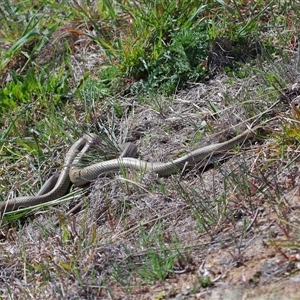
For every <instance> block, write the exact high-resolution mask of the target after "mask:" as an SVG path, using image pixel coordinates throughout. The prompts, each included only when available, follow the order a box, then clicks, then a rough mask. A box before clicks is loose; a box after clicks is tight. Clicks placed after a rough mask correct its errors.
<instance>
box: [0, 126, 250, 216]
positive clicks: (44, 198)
mask: <svg viewBox="0 0 300 300" xmlns="http://www.w3.org/2000/svg"><path fill="white" fill-rule="evenodd" d="M254 129H256V128H253V129H250V128H248V129H246V130H245V131H243V132H242V133H240V134H239V135H237V136H235V137H233V138H232V139H229V140H227V141H225V142H221V143H215V144H211V145H208V146H204V147H201V148H198V149H196V150H193V151H191V152H189V153H187V154H186V155H184V156H182V157H179V158H177V159H175V160H171V161H169V162H165V163H164V162H149V161H144V160H141V159H139V158H134V157H132V156H135V154H136V153H137V150H136V147H135V145H134V144H132V143H126V144H125V146H123V148H124V150H123V152H122V154H121V155H120V156H119V157H118V158H115V159H110V160H107V161H102V162H99V163H95V164H92V165H89V166H86V167H83V168H81V167H79V166H78V165H79V163H80V161H81V158H82V157H83V156H84V154H85V153H86V152H87V151H88V150H89V149H90V147H91V146H92V145H93V144H95V143H96V142H97V140H98V139H99V138H98V136H97V135H96V134H94V133H86V134H84V135H83V136H82V137H81V138H79V139H78V140H77V141H76V142H75V143H74V144H73V145H72V146H71V148H70V149H69V151H68V152H67V154H66V156H65V160H64V164H63V167H62V170H61V172H60V173H59V174H56V175H54V176H53V177H54V179H53V178H52V179H51V180H50V181H49V182H48V183H47V182H46V184H45V185H44V186H43V187H42V189H41V190H40V191H39V192H38V194H37V195H33V196H21V197H15V198H12V199H9V200H6V201H3V202H1V203H0V212H1V213H6V212H10V211H15V210H18V209H20V208H29V207H32V206H35V205H39V204H43V203H47V202H50V201H53V200H56V199H59V198H61V197H63V196H64V195H66V194H67V192H68V189H69V187H70V184H71V183H73V184H74V185H75V186H82V185H85V184H86V183H88V182H92V181H94V180H95V179H97V178H98V177H99V176H100V175H102V174H107V173H109V172H115V171H118V170H120V169H121V168H126V169H132V170H137V171H140V172H142V173H144V172H154V173H157V174H158V175H159V176H169V175H172V174H175V173H178V171H179V170H181V169H183V168H185V167H190V166H195V165H196V166H197V168H203V167H205V166H207V165H209V164H212V163H214V162H215V161H216V159H217V160H220V159H224V157H225V155H226V152H228V151H229V150H232V149H233V148H234V147H235V146H236V145H240V144H242V143H244V142H245V141H246V140H247V139H248V138H250V137H253V136H254V135H255V133H254ZM128 156H129V157H128Z"/></svg>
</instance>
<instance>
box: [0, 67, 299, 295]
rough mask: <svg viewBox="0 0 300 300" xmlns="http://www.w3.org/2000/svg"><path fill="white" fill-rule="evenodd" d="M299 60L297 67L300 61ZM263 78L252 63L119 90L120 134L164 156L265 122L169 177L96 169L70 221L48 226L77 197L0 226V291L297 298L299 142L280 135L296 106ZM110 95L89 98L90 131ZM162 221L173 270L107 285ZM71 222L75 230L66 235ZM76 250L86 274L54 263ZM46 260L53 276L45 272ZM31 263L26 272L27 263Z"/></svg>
mask: <svg viewBox="0 0 300 300" xmlns="http://www.w3.org/2000/svg"><path fill="white" fill-rule="evenodd" d="M280 63H281V62H280ZM282 65H283V70H286V68H289V67H290V66H287V65H284V64H283V63H282ZM74 68H75V67H74ZM293 68H294V70H296V71H297V72H298V65H297V66H296V65H293ZM81 73H82V72H81ZM78 74H80V72H78ZM78 77H79V78H80V75H78ZM264 84H265V83H264V81H263V80H262V78H261V76H260V75H257V74H254V73H253V75H252V76H249V77H247V78H246V79H239V78H232V77H228V76H227V75H224V74H222V75H221V74H220V75H218V76H216V77H215V78H213V79H211V80H209V81H208V82H206V83H199V84H190V86H189V87H188V88H187V89H185V90H183V91H180V92H178V93H177V94H175V95H174V96H172V97H169V98H167V97H160V96H158V97H157V98H153V99H151V100H150V101H149V100H148V101H146V102H145V103H141V102H140V101H139V100H138V98H135V97H125V96H123V97H122V96H118V97H116V98H118V101H119V102H118V103H119V104H120V105H121V106H122V109H123V112H124V114H123V115H122V117H120V118H118V119H114V120H115V121H114V122H116V123H115V124H114V125H115V127H114V128H116V130H115V133H116V136H117V138H118V142H119V143H122V142H124V141H129V142H134V143H135V144H136V145H137V147H138V149H139V157H140V158H142V159H144V160H147V161H169V160H171V159H174V158H176V157H177V156H178V153H179V154H180V153H186V152H188V151H191V150H192V149H195V148H197V147H201V146H204V145H207V144H210V143H215V142H220V141H225V140H228V139H229V138H231V137H233V136H235V135H236V134H237V133H240V132H241V131H243V130H244V129H245V128H247V127H249V126H251V125H253V124H252V123H253V121H254V120H258V121H259V122H263V120H265V119H268V120H270V121H268V123H267V124H266V130H264V131H262V132H257V136H256V137H255V138H254V139H251V140H248V141H246V142H245V144H244V145H242V146H241V148H239V147H238V148H236V149H234V150H233V152H232V155H231V157H230V158H229V159H227V160H226V161H225V162H222V163H220V164H217V165H215V166H214V167H210V168H206V169H205V170H203V169H201V170H198V169H196V168H195V169H192V170H186V172H182V173H181V174H177V175H172V176H170V177H165V178H159V177H158V176H157V175H156V174H151V173H150V174H148V173H147V174H141V173H139V172H134V171H131V170H127V171H126V175H124V173H122V172H119V173H117V174H115V176H114V177H113V178H111V177H104V178H99V179H98V180H97V181H96V182H95V183H93V184H92V186H91V187H90V190H89V193H88V195H87V196H85V199H86V202H87V203H88V204H87V207H86V209H83V210H82V211H81V212H79V213H78V214H77V215H76V216H74V217H70V218H67V219H66V220H65V222H66V223H65V225H64V227H59V226H58V227H57V226H54V225H53V224H54V222H56V221H57V219H58V216H61V215H63V214H64V212H65V211H67V210H69V209H70V208H71V207H72V206H74V203H66V204H63V205H62V206H59V208H57V207H56V208H49V211H48V212H47V213H36V214H35V215H34V216H33V217H32V219H31V222H25V223H24V224H23V226H22V228H21V229H19V230H15V229H9V230H8V231H7V230H5V231H3V232H2V233H3V238H2V241H1V244H0V249H1V252H2V254H3V255H2V256H1V258H0V259H1V266H2V267H1V268H0V270H1V272H0V281H1V282H2V287H0V290H1V291H2V295H3V296H2V299H25V298H26V296H25V295H27V296H28V295H30V298H31V299H43V298H44V299H45V298H46V297H47V298H48V299H153V300H154V299H156V300H160V299H213V300H214V299H300V285H298V283H299V281H300V275H299V268H300V251H299V214H300V210H299V209H300V205H299V200H300V198H299V197H300V191H299V180H300V169H299V161H298V160H299V159H298V152H299V141H298V140H295V141H294V144H291V145H290V144H287V145H285V146H286V147H284V146H283V145H282V144H283V143H284V142H283V137H282V136H281V133H282V130H283V129H282V126H283V123H284V121H286V120H287V119H289V118H291V117H292V115H293V112H292V110H291V107H290V106H289V105H287V102H286V101H284V100H279V97H278V93H277V92H276V91H270V90H268V88H269V87H268V86H266V85H264ZM291 84H292V83H291ZM262 90H263V91H264V92H262ZM116 98H114V99H111V100H112V101H114V100H115V99H116ZM294 98H295V97H294ZM294 98H293V99H290V100H291V101H294ZM108 102H109V101H106V102H105V103H106V104H107V103H108ZM105 103H104V104H103V103H100V102H99V103H96V104H95V106H94V107H93V110H94V114H95V120H94V124H93V125H92V126H93V127H92V128H93V129H95V131H96V130H97V129H98V130H99V129H101V126H102V125H101V124H111V123H110V121H111V118H112V110H111V108H109V106H105V105H106V104H105ZM274 103H277V104H276V105H273V104H274ZM249 104H251V105H249ZM83 115H84V112H81V113H79V114H78V124H80V122H82V119H83ZM116 120H117V121H116ZM255 125H256V124H255ZM208 129H209V130H208ZM57 159H58V160H61V158H57ZM7 176H9V174H7ZM28 176H34V175H33V174H28ZM156 226H161V227H160V228H161V230H162V232H163V233H164V234H163V242H164V244H165V245H173V244H172V243H171V241H172V240H173V238H176V239H178V241H180V243H179V245H180V246H179V252H180V259H178V261H177V262H176V268H175V269H174V270H170V272H169V274H168V276H166V277H167V278H166V280H165V281H155V282H153V283H145V282H141V281H139V280H138V278H135V277H134V276H133V277H130V280H129V282H126V280H125V279H124V282H125V284H121V283H120V281H119V282H118V281H110V282H107V281H106V286H105V287H102V285H103V278H106V277H105V276H106V275H107V274H112V273H113V272H112V269H113V268H112V265H113V264H112V262H113V263H116V264H118V266H119V267H120V269H118V270H125V271H126V270H129V269H130V268H131V267H132V264H134V265H138V264H139V259H143V257H144V256H145V248H144V247H143V246H141V244H140V243H139V240H140V238H141V237H140V228H143V230H145V232H146V233H147V234H149V236H150V235H151V233H152V232H153V230H155V228H156ZM66 232H68V233H70V232H72V234H73V235H74V236H73V235H72V234H70V237H69V239H70V240H71V242H69V243H68V244H67V245H66V244H64V242H63V239H62V236H63V234H62V233H64V234H66ZM92 238H93V242H91V243H90V244H89V243H88V242H87V241H90V239H92ZM80 239H82V241H84V242H85V244H84V243H83V242H82V244H80V245H81V246H80V247H82V248H81V250H80V251H81V252H79V250H78V248H80V247H79V246H78V244H77V243H78V240H80ZM152 246H153V245H152ZM153 247H154V246H153ZM74 249H76V251H78V252H74V251H75V250H74ZM78 253H80V254H78ZM75 255H79V256H80V260H79V261H78V262H77V263H78V270H79V271H78V272H82V273H81V277H80V278H81V280H82V281H81V282H80V280H79V279H78V276H75V275H74V277H72V276H71V275H70V273H71V271H70V273H68V272H66V274H68V275H66V277H65V278H64V277H63V276H62V274H64V273H60V272H58V271H57V270H58V268H57V265H59V266H60V267H61V269H64V271H67V270H68V269H67V265H66V264H67V262H70V261H72V258H73V257H74V256H75ZM24 257H26V260H25V259H24ZM129 261H130V263H129ZM62 262H63V263H64V264H63V263H62ZM45 263H46V264H47V268H49V278H48V277H47V278H48V281H47V282H46V283H45V281H44V280H43V278H44V277H43V276H41V275H40V274H43V273H42V271H41V269H42V268H43V267H44V266H45V265H44V264H45ZM24 264H25V265H24ZM26 264H28V265H29V266H30V268H31V270H32V273H31V274H26V272H25V271H24V272H23V268H25V269H26ZM91 274H93V276H94V277H93V276H92V275H91ZM95 274H96V275H95ZM118 275H119V276H121V275H120V274H118ZM124 277H126V275H124ZM134 280H136V284H134V282H135V281H134ZM129 286H130V290H129V289H128V287H129ZM9 290H13V292H12V293H9V292H8V291H9ZM25 290H26V291H27V292H26V293H25V292H24V291H25ZM8 295H15V296H14V297H12V296H8ZM61 295H62V296H61ZM60 297H61V298H60ZM28 299H29V298H28Z"/></svg>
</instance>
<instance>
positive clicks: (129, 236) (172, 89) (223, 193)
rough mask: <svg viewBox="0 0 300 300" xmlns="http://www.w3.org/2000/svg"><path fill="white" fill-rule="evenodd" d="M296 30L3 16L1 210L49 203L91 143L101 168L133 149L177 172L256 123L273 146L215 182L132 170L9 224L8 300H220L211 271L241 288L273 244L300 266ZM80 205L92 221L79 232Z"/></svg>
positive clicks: (235, 8) (110, 8) (16, 7)
mask: <svg viewBox="0 0 300 300" xmlns="http://www.w3.org/2000/svg"><path fill="white" fill-rule="evenodd" d="M298 15H299V7H298V4H297V3H296V1H284V2H283V3H282V1H281V2H280V1H271V2H270V1H227V2H224V1H196V2H194V3H193V5H191V2H190V1H186V0H184V1H165V0H163V1H154V2H153V1H152V2H151V1H150V2H149V1H115V2H111V1H95V2H90V1H80V2H79V1H69V0H65V1H61V3H59V4H58V3H57V1H47V4H45V3H44V1H39V0H38V1H35V2H32V1H27V0H25V1H23V2H22V5H20V3H18V1H13V0H6V1H4V3H3V6H2V7H1V8H0V19H1V24H2V26H1V28H0V40H1V41H0V72H1V79H0V99H1V102H0V127H1V129H0V162H1V163H0V165H1V167H0V177H1V179H0V195H1V196H0V197H1V200H3V201H4V200H6V199H7V198H8V197H13V196H15V195H30V194H36V192H37V191H38V189H39V188H40V186H41V185H42V184H43V182H44V181H45V179H46V178H48V177H49V176H50V174H51V173H53V171H55V170H57V169H61V167H62V165H63V157H64V155H65V153H66V151H67V150H68V148H69V147H70V145H71V144H72V143H73V142H74V141H75V140H76V139H77V138H78V137H79V136H81V135H82V133H83V132H98V133H99V136H100V137H101V142H100V143H99V145H98V148H99V149H98V150H100V152H101V154H100V155H98V156H97V158H95V155H91V156H90V157H88V158H87V159H89V160H90V161H91V163H93V162H94V161H95V160H96V159H108V158H110V157H114V156H117V155H118V151H119V150H118V147H119V145H120V144H122V143H123V142H125V141H134V142H136V143H138V148H139V151H140V153H139V155H140V157H142V158H143V159H147V160H152V161H153V160H154V161H156V160H165V161H168V160H170V159H173V158H174V157H175V158H176V157H177V155H178V153H184V152H186V151H189V149H195V148H196V147H197V146H198V145H199V143H200V144H201V143H202V144H203V145H204V144H207V143H210V142H211V141H217V140H220V139H223V140H225V139H227V138H228V137H230V136H231V135H235V134H236V133H238V132H240V131H242V130H243V129H244V128H245V125H249V124H252V123H253V122H254V121H255V122H258V123H259V122H261V123H262V122H264V123H266V124H267V126H268V130H266V132H267V133H261V135H262V137H263V139H261V140H258V141H257V142H255V141H252V144H251V142H250V143H249V144H247V145H246V146H247V147H249V150H248V149H247V147H246V150H245V151H244V152H243V151H242V149H235V152H236V153H235V155H234V157H233V158H231V159H229V160H228V161H226V162H225V163H224V164H218V165H215V166H214V168H213V169H211V170H186V171H185V172H182V173H179V174H177V175H174V176H172V177H169V178H157V176H156V175H155V174H147V173H145V172H144V171H141V172H133V171H130V170H125V169H122V170H121V172H119V173H117V174H113V175H112V178H111V177H109V176H107V177H104V178H99V179H98V180H97V182H96V183H95V185H92V186H91V187H90V188H89V189H88V190H87V191H88V192H89V193H85V194H84V193H82V191H79V192H78V191H77V190H74V191H73V192H72V193H70V194H69V195H67V196H66V199H60V200H59V201H60V202H61V204H60V205H55V206H53V205H52V203H51V204H50V205H49V206H42V207H37V208H35V209H34V210H33V211H29V213H28V212H27V211H25V213H26V214H27V215H26V217H25V216H24V214H23V213H22V212H18V213H11V214H7V215H5V216H3V218H2V223H1V238H2V240H3V242H2V243H1V246H0V248H1V251H0V252H1V253H2V254H1V255H0V260H1V263H2V266H3V273H2V275H1V280H2V282H3V285H2V287H1V288H0V289H1V293H2V294H3V295H5V296H6V297H11V298H14V297H17V298H28V297H31V298H44V297H45V296H47V297H49V298H51V297H52V298H55V297H56V296H55V295H60V297H61V298H62V299H64V298H69V297H73V298H76V297H77V298H81V299H92V298H95V299H96V298H101V297H102V298H108V297H111V298H114V297H117V295H119V297H125V296H126V295H127V296H129V295H130V296H132V297H135V296H136V297H140V296H141V297H144V298H145V299H146V298H147V297H148V298H149V297H150V296H149V295H151V297H152V296H153V295H156V296H157V298H158V299H159V298H161V297H165V298H168V297H169V298H171V297H174V296H176V295H177V294H178V293H181V291H182V290H184V289H186V294H188V295H189V296H190V295H193V294H196V293H205V292H206V291H207V289H208V288H215V286H214V282H215V281H214V280H219V279H218V276H217V275H216V274H220V273H218V272H221V271H218V270H214V269H213V267H212V265H215V266H222V268H225V269H226V272H229V273H230V272H238V271H239V270H241V269H242V268H243V265H247V263H248V262H249V261H250V260H257V264H259V263H260V262H261V258H260V256H259V251H256V252H255V248H253V249H254V250H253V253H254V254H253V253H252V254H251V255H253V256H251V255H250V254H249V251H248V249H249V247H247V245H249V244H251V245H253V247H254V245H255V242H256V241H257V239H259V238H261V239H263V240H264V243H268V241H272V243H271V244H270V246H269V247H270V248H272V247H273V248H272V249H273V250H274V249H275V250H274V252H273V253H272V254H271V253H269V252H268V255H270V257H271V255H273V256H276V255H279V256H280V255H281V256H282V255H283V254H284V257H285V259H287V260H288V259H289V257H293V253H292V252H290V251H292V250H291V248H293V249H294V248H296V249H298V248H299V247H298V245H299V242H298V234H299V233H298V228H297V227H296V226H291V225H290V224H292V223H293V220H294V219H296V218H297V214H296V212H297V208H295V207H294V204H293V203H292V202H291V201H292V200H291V199H294V197H295V195H297V190H296V189H297V180H298V174H297V171H296V168H297V167H298V165H297V162H298V154H297V153H298V142H299V134H298V132H299V130H298V129H299V116H300V113H299V109H298V108H297V106H296V104H293V102H292V101H293V100H295V98H296V97H297V96H298V94H299V92H298V86H297V85H295V83H296V82H297V78H298V73H299V66H298V62H297V55H296V50H297V49H296V43H295V38H294V37H295V36H296V32H297V22H296V21H297V16H298ZM293 55H294V56H293ZM294 57H296V59H294ZM220 73H221V74H222V76H221V75H219V74H220ZM295 78H296V81H295ZM279 97H280V98H279ZM291 103H292V104H291ZM289 105H291V108H290V106H289ZM227 129H229V130H227ZM217 132H220V133H221V135H222V136H219V137H215V136H214V134H215V133H217ZM203 140H204V141H203ZM265 140H267V141H265ZM240 152H242V153H240ZM291 191H293V192H294V196H293V197H292V196H290V197H287V196H286V193H287V192H291ZM74 197H75V198H76V199H79V200H78V201H80V200H83V203H84V205H83V206H84V209H83V210H82V211H81V212H80V213H79V214H78V215H76V216H73V217H69V218H68V217H66V216H65V213H66V211H68V210H69V209H70V208H71V207H72V206H73V205H74V204H73V202H74V203H75V201H74V200H76V199H74ZM293 201H295V200H293ZM28 216H29V217H28ZM293 218H294V219H293ZM266 223H267V224H268V226H269V227H268V226H267V225H266ZM55 224H59V226H56V225H55ZM274 224H275V225H274ZM266 228H267V229H266ZM268 228H271V229H270V230H269V229H268ZM273 234H274V237H273ZM277 237H278V240H277ZM283 238H284V239H286V240H287V241H283ZM272 245H273V246H272ZM291 245H292V247H291ZM297 247H298V248H297ZM282 248H283V249H284V250H282ZM265 251H266V252H267V251H269V249H265ZM216 253H219V254H218V256H220V260H221V262H220V261H218V259H217V258H216V256H215V255H214V254H216ZM226 253H227V254H228V256H226ZM253 257H254V258H253ZM205 259H206V261H207V265H208V266H205V264H204V261H205ZM224 262H226V263H224ZM199 266H201V269H203V270H202V271H201V272H200V271H198V270H199ZM216 268H218V267H216ZM261 268H263V266H261ZM284 271H285V274H294V273H295V272H297V270H296V267H295V265H294V267H293V266H291V267H290V269H286V270H284ZM230 274H234V273H230ZM243 274H246V272H245V273H243ZM262 274H263V272H262ZM239 275H240V274H239ZM243 276H244V275H243ZM261 276H263V275H261ZM254 277H255V276H254ZM181 278H183V279H181ZM255 278H256V277H255ZM222 280H226V279H222ZM255 280H257V281H258V283H257V286H258V287H259V278H256V279H255ZM183 281H187V282H189V286H190V288H186V287H185V286H184V284H183V283H182V282H183ZM174 283H176V284H177V285H176V284H174ZM169 284H170V285H171V287H168V285H169ZM172 284H173V285H172ZM49 295H50V296H49ZM132 299H134V298H132Z"/></svg>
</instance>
